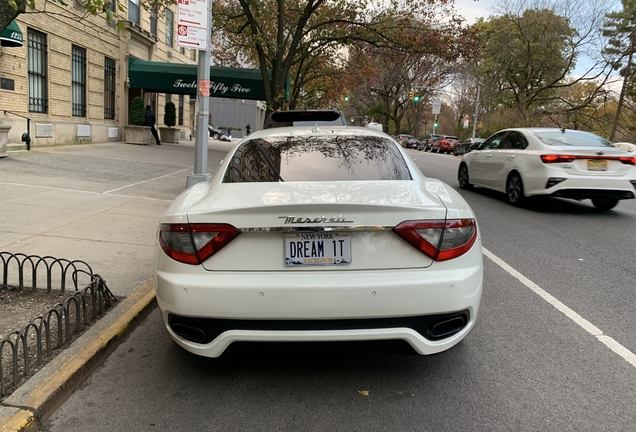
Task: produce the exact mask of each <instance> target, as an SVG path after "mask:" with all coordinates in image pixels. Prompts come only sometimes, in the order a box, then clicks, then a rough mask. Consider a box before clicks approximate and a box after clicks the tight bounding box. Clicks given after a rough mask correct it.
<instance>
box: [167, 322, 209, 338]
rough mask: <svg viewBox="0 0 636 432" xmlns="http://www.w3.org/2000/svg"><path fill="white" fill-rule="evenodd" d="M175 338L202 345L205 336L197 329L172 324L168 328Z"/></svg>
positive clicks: (185, 325)
mask: <svg viewBox="0 0 636 432" xmlns="http://www.w3.org/2000/svg"><path fill="white" fill-rule="evenodd" d="M170 328H172V331H173V332H175V334H176V335H177V336H179V337H180V338H183V339H185V340H189V341H190V342H196V343H204V342H205V341H206V340H207V336H206V334H205V332H204V331H203V330H201V329H200V328H198V327H192V326H189V325H187V324H181V323H172V325H171V326H170Z"/></svg>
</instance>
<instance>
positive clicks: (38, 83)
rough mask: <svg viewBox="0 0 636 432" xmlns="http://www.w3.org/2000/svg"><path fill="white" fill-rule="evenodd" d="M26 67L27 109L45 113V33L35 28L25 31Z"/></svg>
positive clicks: (46, 105) (46, 102)
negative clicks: (27, 79) (27, 73)
mask: <svg viewBox="0 0 636 432" xmlns="http://www.w3.org/2000/svg"><path fill="white" fill-rule="evenodd" d="M27 39H28V47H27V69H28V71H29V111H31V112H39V113H45V114H46V113H47V112H48V108H49V99H48V98H49V95H48V86H47V76H46V70H47V51H48V47H47V44H46V35H45V34H44V33H40V32H39V31H36V30H31V29H28V32H27Z"/></svg>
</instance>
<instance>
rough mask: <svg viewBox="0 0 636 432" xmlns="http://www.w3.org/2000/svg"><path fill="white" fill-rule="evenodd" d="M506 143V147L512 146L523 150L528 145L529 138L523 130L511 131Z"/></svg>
mask: <svg viewBox="0 0 636 432" xmlns="http://www.w3.org/2000/svg"><path fill="white" fill-rule="evenodd" d="M506 143H507V146H506V148H512V149H515V150H523V149H525V148H526V147H528V140H527V139H526V137H524V136H523V134H522V133H521V132H515V131H512V132H510V133H509V134H508V136H507V137H506Z"/></svg>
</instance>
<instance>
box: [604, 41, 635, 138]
mask: <svg viewBox="0 0 636 432" xmlns="http://www.w3.org/2000/svg"><path fill="white" fill-rule="evenodd" d="M631 70H632V54H631V53H630V54H629V58H628V59H627V67H626V68H625V76H624V77H623V85H622V86H621V94H620V96H619V97H618V105H617V106H616V115H615V116H614V122H613V123H612V131H611V132H610V136H609V140H610V141H611V142H614V135H616V128H617V127H618V119H619V118H620V117H621V111H622V109H623V101H624V100H625V89H626V88H627V80H628V79H629V75H630V71H631Z"/></svg>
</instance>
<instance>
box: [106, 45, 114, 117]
mask: <svg viewBox="0 0 636 432" xmlns="http://www.w3.org/2000/svg"><path fill="white" fill-rule="evenodd" d="M104 118H105V119H107V120H114V119H115V60H113V59H111V58H108V57H105V58H104Z"/></svg>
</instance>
